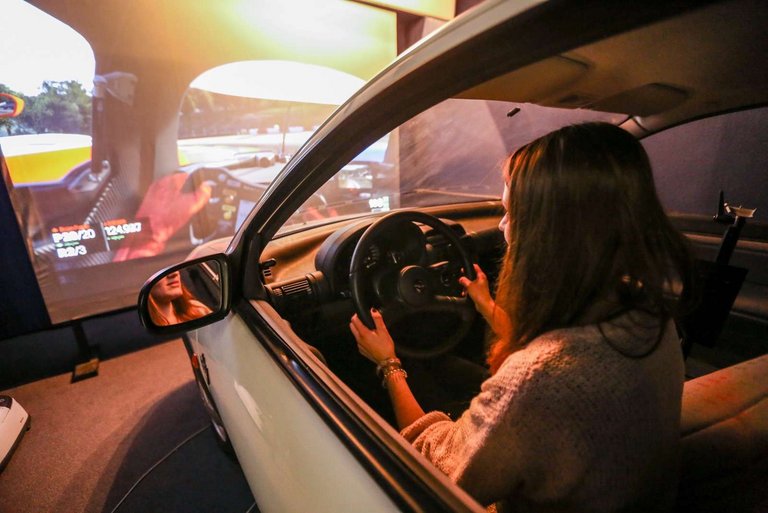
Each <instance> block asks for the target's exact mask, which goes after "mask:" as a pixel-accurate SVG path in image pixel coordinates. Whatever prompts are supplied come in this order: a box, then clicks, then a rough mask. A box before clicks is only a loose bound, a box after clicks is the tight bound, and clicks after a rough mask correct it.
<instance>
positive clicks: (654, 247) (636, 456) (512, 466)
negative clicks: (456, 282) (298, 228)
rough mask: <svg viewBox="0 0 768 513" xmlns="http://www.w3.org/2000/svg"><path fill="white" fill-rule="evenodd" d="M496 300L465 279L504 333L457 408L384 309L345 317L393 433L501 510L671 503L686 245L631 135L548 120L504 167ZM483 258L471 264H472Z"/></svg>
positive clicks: (647, 507)
mask: <svg viewBox="0 0 768 513" xmlns="http://www.w3.org/2000/svg"><path fill="white" fill-rule="evenodd" d="M503 203H504V207H505V209H506V214H505V215H504V218H503V220H502V222H501V223H500V225H499V228H500V229H501V230H502V231H503V232H504V235H505V238H506V240H507V243H508V248H507V252H506V255H505V258H504V262H503V266H502V270H501V274H500V278H499V283H498V287H497V291H496V301H494V300H493V299H492V298H491V295H490V293H489V290H488V284H487V280H486V278H485V275H484V274H483V273H482V272H479V273H478V277H477V279H476V280H475V281H473V282H470V281H469V280H467V279H466V278H464V279H462V280H461V281H462V284H463V285H464V287H465V289H466V291H467V293H468V295H469V296H470V297H471V298H472V299H473V300H474V302H475V305H476V308H477V309H478V311H479V312H480V313H481V314H483V316H484V317H485V318H486V320H487V321H488V322H489V323H490V324H491V327H492V328H493V331H494V333H495V334H496V335H497V337H498V338H497V340H496V341H495V342H494V343H492V345H491V347H490V350H489V353H488V364H489V368H490V372H491V377H490V378H489V379H488V380H486V381H485V382H484V383H483V385H482V389H481V391H480V393H479V394H478V395H477V396H476V397H475V398H474V399H473V400H472V402H471V404H470V407H469V409H468V410H467V411H465V412H464V414H463V415H462V416H461V417H460V418H459V419H457V420H456V421H452V420H451V419H450V418H449V417H447V416H446V415H445V414H443V413H440V412H430V413H427V414H425V413H424V412H423V411H422V409H421V407H420V406H419V403H418V402H417V400H416V399H415V398H414V396H413V394H412V393H411V391H410V388H409V386H408V383H407V381H406V377H407V375H406V373H405V371H404V370H403V369H402V368H401V367H400V363H399V360H397V357H396V354H395V346H394V343H393V341H392V338H391V337H390V336H389V333H388V332H387V328H386V326H385V325H384V322H383V320H382V317H381V315H380V314H378V312H374V313H373V318H374V322H375V329H374V330H369V329H368V328H366V327H365V325H363V324H362V323H361V322H360V320H359V319H358V318H357V317H356V316H355V317H353V318H352V322H351V324H350V328H351V330H352V333H353V335H354V336H355V338H356V340H357V342H358V347H359V350H360V352H361V353H362V354H363V355H364V356H366V357H367V358H369V359H371V360H373V361H374V362H376V363H377V364H378V366H379V369H380V371H381V374H382V375H383V380H384V384H385V386H386V387H387V389H388V392H389V396H390V399H391V401H392V404H393V408H394V410H395V415H396V418H397V421H398V424H399V426H400V428H401V429H402V430H403V431H402V434H403V435H404V436H405V437H406V438H407V439H408V440H409V441H411V442H412V443H413V444H414V446H415V447H416V449H417V450H419V451H421V453H422V454H424V455H425V456H426V457H427V458H428V459H430V460H431V461H432V462H433V463H434V464H435V465H436V466H437V467H439V468H440V469H441V470H442V471H444V472H445V473H446V474H447V475H448V476H450V477H451V478H452V479H453V480H454V481H455V482H457V483H458V484H459V485H460V486H462V487H463V488H464V489H465V490H467V491H468V492H469V493H470V494H472V495H473V496H474V497H475V498H476V499H477V500H478V501H480V502H481V503H483V504H485V505H490V504H493V503H496V506H497V508H498V509H499V510H500V511H590V512H600V511H638V512H640V511H642V512H647V511H665V510H668V509H669V508H670V507H671V505H672V502H673V500H674V494H675V490H676V486H677V478H676V475H677V461H678V438H679V434H678V432H679V419H680V402H681V395H682V387H683V380H684V374H683V359H682V353H681V349H680V345H679V341H678V337H677V335H676V332H675V329H674V327H673V324H672V323H671V322H670V318H671V316H672V314H673V313H674V312H673V308H674V305H673V304H671V303H670V302H669V301H668V298H667V296H665V290H669V289H668V287H669V286H670V285H671V283H672V282H673V280H675V279H679V280H682V283H683V284H684V285H687V284H688V277H689V268H690V266H689V262H690V257H689V252H688V250H687V246H686V244H685V241H684V239H683V238H682V236H681V235H679V234H678V233H677V232H676V231H675V230H674V229H673V228H672V226H671V224H670V223H669V220H668V219H667V218H666V216H665V215H664V212H663V210H662V207H661V205H660V203H659V200H658V198H657V196H656V191H655V188H654V184H653V178H652V174H651V168H650V164H649V161H648V157H647V155H646V154H645V152H644V150H643V148H642V146H641V145H640V144H639V143H638V142H637V141H636V140H635V139H634V138H633V137H632V136H631V135H630V134H628V133H626V132H625V131H623V130H622V129H620V128H617V127H615V126H613V125H609V124H603V123H591V124H584V125H576V126H569V127H565V128H562V129H560V130H557V131H555V132H552V133H550V134H548V135H546V136H544V137H541V138H540V139H537V140H535V141H533V142H531V143H529V144H528V145H526V146H524V147H522V148H520V149H519V150H517V151H516V152H515V153H514V154H513V155H512V156H511V157H510V158H509V159H508V160H507V163H506V164H505V189H504V196H503ZM478 270H479V269H478Z"/></svg>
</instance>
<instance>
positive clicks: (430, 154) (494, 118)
mask: <svg viewBox="0 0 768 513" xmlns="http://www.w3.org/2000/svg"><path fill="white" fill-rule="evenodd" d="M625 119H626V115H624V114H613V113H605V112H596V111H590V110H580V109H558V108H550V107H540V106H538V105H533V104H521V103H512V102H501V101H486V100H459V99H450V100H446V101H444V102H441V103H439V104H437V105H435V106H434V107H432V108H430V109H428V110H427V111H424V112H422V113H421V114H419V115H418V116H416V117H414V118H412V119H410V120H408V121H407V122H405V123H404V124H402V125H401V126H399V127H398V128H396V129H395V130H393V131H392V132H390V133H389V134H387V136H385V137H383V138H381V139H379V140H378V141H376V142H375V143H374V144H372V145H371V146H370V147H368V148H367V149H366V150H365V151H363V152H362V153H360V154H359V155H358V156H357V157H355V158H354V159H353V160H352V161H351V162H349V163H348V164H346V165H345V166H344V167H342V168H341V169H340V170H339V171H338V172H337V173H336V174H335V175H334V176H333V177H332V178H331V179H330V180H329V181H328V182H327V183H326V184H325V185H324V186H323V187H321V188H320V189H319V190H318V191H317V192H316V193H315V194H314V195H313V196H312V197H310V198H309V200H307V201H306V202H305V204H304V205H302V207H301V208H299V209H298V210H297V211H296V213H295V214H294V215H293V216H292V217H291V218H290V219H289V221H288V222H287V223H286V224H285V225H284V226H283V227H282V229H281V231H288V230H294V229H296V228H299V227H300V226H301V225H303V224H309V223H317V222H320V221H329V220H332V219H334V218H338V217H342V216H348V215H354V214H369V213H372V212H384V211H389V210H394V209H398V208H409V207H429V206H439V205H448V204H454V203H465V202H472V201H484V200H489V199H498V198H500V197H501V191H502V176H501V164H502V162H503V161H504V159H505V158H506V157H507V156H508V155H509V154H510V153H512V152H513V151H515V149H517V148H519V147H520V146H522V145H524V144H526V143H528V142H530V141H532V140H533V139H536V138H537V137H539V136H542V135H544V134H546V133H548V132H551V131H552V130H555V129H557V128H559V127H562V126H565V125H569V124H574V123H582V122H587V121H604V122H608V123H614V124H617V123H620V122H621V121H623V120H625Z"/></svg>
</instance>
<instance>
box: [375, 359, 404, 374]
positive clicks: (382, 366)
mask: <svg viewBox="0 0 768 513" xmlns="http://www.w3.org/2000/svg"><path fill="white" fill-rule="evenodd" d="M401 366H402V364H401V362H400V358H396V357H394V356H393V357H392V358H387V359H386V360H384V361H382V362H380V363H379V364H378V365H377V366H376V375H377V376H381V374H382V372H386V371H387V369H389V368H391V367H401Z"/></svg>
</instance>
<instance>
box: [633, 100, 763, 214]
mask: <svg viewBox="0 0 768 513" xmlns="http://www.w3.org/2000/svg"><path fill="white" fill-rule="evenodd" d="M643 146H644V147H645V149H646V151H647V152H648V155H649V157H650V159H651V165H652V166H653V170H654V179H655V181H656V188H657V190H658V193H659V197H660V199H661V202H662V204H663V205H664V207H665V208H666V209H667V210H668V211H670V212H679V213H685V214H697V215H704V216H712V215H713V214H714V213H715V212H716V211H717V203H718V199H719V195H720V191H721V190H722V191H724V193H725V200H726V201H727V202H728V203H730V204H732V205H741V206H744V207H749V208H757V212H756V220H757V221H759V220H760V217H761V215H764V214H762V213H764V212H767V211H768V179H766V177H768V152H766V151H765V149H766V148H768V108H765V107H764V108H759V109H753V110H746V111H740V112H733V113H729V114H723V115H720V116H714V117H710V118H705V119H701V120H698V121H694V122H692V123H686V124H684V125H680V126H677V127H674V128H670V129H669V130H665V131H663V132H659V133H657V134H654V135H651V136H649V137H647V138H645V139H643Z"/></svg>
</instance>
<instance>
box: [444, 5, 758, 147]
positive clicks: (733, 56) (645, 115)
mask: <svg viewBox="0 0 768 513" xmlns="http://www.w3.org/2000/svg"><path fill="white" fill-rule="evenodd" d="M766 27H768V8H767V7H766V4H765V2H763V1H761V0H746V1H742V0H739V1H731V2H725V3H721V4H715V5H709V6H706V7H704V8H701V9H697V10H694V11H692V12H689V13H686V14H684V15H682V16H678V17H673V18H670V19H666V20H663V21H660V22H658V23H653V24H650V25H647V26H643V27H640V28H636V29H634V30H631V31H628V32H625V33H622V34H619V35H616V36H613V37H609V38H607V39H603V40H599V41H597V42H594V43H590V44H586V45H584V46H581V47H579V48H576V49H574V50H570V51H566V52H562V53H560V54H558V55H555V56H552V57H549V58H546V59H544V60H541V61H539V62H536V63H534V64H531V65H529V66H526V67H523V68H521V69H518V70H515V71H513V72H511V73H507V74H505V75H502V76H500V77H498V78H495V79H492V80H490V81H488V82H485V83H483V84H480V85H478V86H476V87H473V88H471V89H469V90H467V91H465V92H463V93H461V94H460V95H459V96H461V97H464V98H483V99H495V100H507V101H515V102H530V103H536V104H539V105H544V106H551V107H565V108H586V109H594V110H599V111H606V112H616V113H624V114H627V115H629V116H633V117H635V118H636V119H635V122H636V123H637V124H639V125H640V126H641V127H642V128H643V129H644V130H645V131H648V132H652V131H657V130H660V129H663V128H665V127H668V126H672V125H675V124H678V123H680V122H682V121H686V120H690V119H695V118H700V117H703V116H707V115H711V114H715V113H718V112H723V111H730V110H736V109H743V108H749V107H754V106H757V105H763V104H766V103H768V88H766V87H765V84H766V83H768V66H766V65H765V55H766V53H767V52H768V37H766V36H765V30H766Z"/></svg>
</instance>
